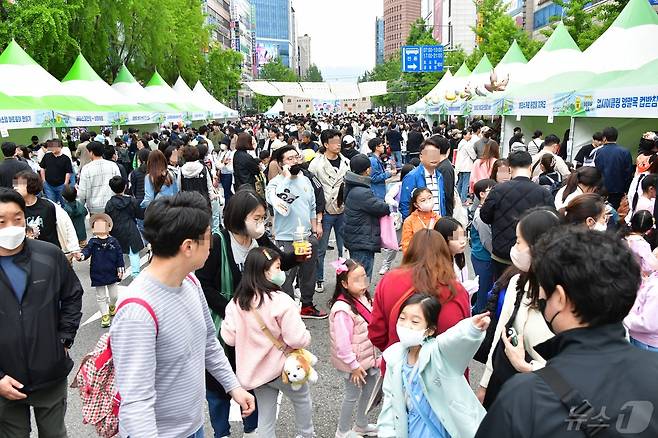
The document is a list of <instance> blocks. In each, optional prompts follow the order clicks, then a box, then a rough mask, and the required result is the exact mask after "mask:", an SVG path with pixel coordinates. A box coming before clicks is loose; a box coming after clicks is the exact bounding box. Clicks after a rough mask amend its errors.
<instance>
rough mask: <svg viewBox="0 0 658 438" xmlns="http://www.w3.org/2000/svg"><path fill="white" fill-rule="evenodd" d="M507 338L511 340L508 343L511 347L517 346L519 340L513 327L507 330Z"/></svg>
mask: <svg viewBox="0 0 658 438" xmlns="http://www.w3.org/2000/svg"><path fill="white" fill-rule="evenodd" d="M507 337H508V338H511V339H510V342H511V343H512V345H513V346H515V347H516V346H517V345H519V338H518V336H517V333H516V329H515V328H514V327H510V328H508V329H507Z"/></svg>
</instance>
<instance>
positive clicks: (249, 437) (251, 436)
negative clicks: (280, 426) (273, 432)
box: [242, 429, 258, 438]
mask: <svg viewBox="0 0 658 438" xmlns="http://www.w3.org/2000/svg"><path fill="white" fill-rule="evenodd" d="M242 437H243V438H258V429H256V430H254V431H253V432H249V433H245V434H244V435H242Z"/></svg>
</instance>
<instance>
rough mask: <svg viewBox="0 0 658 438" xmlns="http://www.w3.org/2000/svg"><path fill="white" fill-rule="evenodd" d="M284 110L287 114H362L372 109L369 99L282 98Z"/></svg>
mask: <svg viewBox="0 0 658 438" xmlns="http://www.w3.org/2000/svg"><path fill="white" fill-rule="evenodd" d="M281 101H282V102H283V110H284V111H285V112H286V113H293V114H309V113H316V114H318V113H322V112H324V113H349V112H352V113H362V112H366V111H368V110H369V109H371V108H372V102H371V100H370V98H369V97H361V98H359V99H340V100H322V99H305V98H303V97H293V96H281Z"/></svg>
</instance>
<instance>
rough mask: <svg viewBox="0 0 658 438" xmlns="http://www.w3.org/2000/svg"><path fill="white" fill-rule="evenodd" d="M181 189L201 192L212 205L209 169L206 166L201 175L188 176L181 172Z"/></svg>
mask: <svg viewBox="0 0 658 438" xmlns="http://www.w3.org/2000/svg"><path fill="white" fill-rule="evenodd" d="M180 190H181V192H197V193H201V194H202V195H203V197H204V198H206V201H208V204H209V205H210V193H208V169H207V168H206V166H203V169H202V170H201V173H200V174H199V176H196V177H193V178H187V177H185V175H182V174H181V176H180Z"/></svg>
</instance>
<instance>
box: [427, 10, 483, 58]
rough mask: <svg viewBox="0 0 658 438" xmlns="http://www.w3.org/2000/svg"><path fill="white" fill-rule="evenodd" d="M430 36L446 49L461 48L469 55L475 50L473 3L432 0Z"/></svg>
mask: <svg viewBox="0 0 658 438" xmlns="http://www.w3.org/2000/svg"><path fill="white" fill-rule="evenodd" d="M433 1H434V5H433V12H432V19H433V26H434V27H433V31H432V35H433V36H434V39H436V40H437V41H438V42H439V43H441V44H443V45H444V46H446V47H447V48H451V49H452V48H457V47H461V48H462V49H464V50H465V51H466V53H470V52H472V51H473V49H474V48H475V32H474V31H473V26H474V25H475V24H476V22H477V10H476V6H475V2H473V1H463V0H433Z"/></svg>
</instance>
